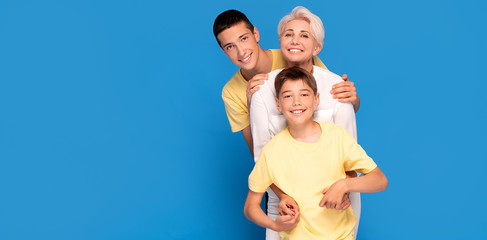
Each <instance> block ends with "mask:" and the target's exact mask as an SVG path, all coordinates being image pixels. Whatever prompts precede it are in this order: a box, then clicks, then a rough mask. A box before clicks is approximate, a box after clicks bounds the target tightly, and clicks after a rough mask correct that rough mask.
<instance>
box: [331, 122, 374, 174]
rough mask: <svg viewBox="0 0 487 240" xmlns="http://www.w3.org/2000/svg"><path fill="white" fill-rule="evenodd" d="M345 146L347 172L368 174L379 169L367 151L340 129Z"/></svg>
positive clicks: (344, 163)
mask: <svg viewBox="0 0 487 240" xmlns="http://www.w3.org/2000/svg"><path fill="white" fill-rule="evenodd" d="M340 134H341V135H342V141H341V142H342V144H343V166H344V168H345V171H347V172H348V171H356V172H359V173H363V174H367V173H369V172H371V171H372V170H374V169H375V168H376V167H377V164H375V162H374V160H372V158H370V157H369V156H368V155H367V153H366V152H365V150H364V149H363V148H362V147H361V146H360V145H359V144H358V143H357V141H355V139H354V138H353V137H352V135H350V134H349V133H348V132H347V131H345V130H344V129H340Z"/></svg>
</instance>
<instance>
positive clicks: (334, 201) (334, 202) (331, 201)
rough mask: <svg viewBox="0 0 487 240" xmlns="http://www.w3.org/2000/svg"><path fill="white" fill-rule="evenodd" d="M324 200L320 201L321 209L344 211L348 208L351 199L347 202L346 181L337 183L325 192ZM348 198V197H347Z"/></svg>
mask: <svg viewBox="0 0 487 240" xmlns="http://www.w3.org/2000/svg"><path fill="white" fill-rule="evenodd" d="M323 194H324V195H325V196H323V198H322V199H321V201H320V207H326V208H329V209H337V210H344V209H346V208H345V207H347V208H348V206H350V204H347V202H350V199H348V200H347V198H348V194H347V192H346V179H341V180H338V181H336V182H335V183H334V184H333V185H331V186H330V188H328V189H325V190H323ZM345 196H346V197H345Z"/></svg>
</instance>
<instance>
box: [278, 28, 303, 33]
mask: <svg viewBox="0 0 487 240" xmlns="http://www.w3.org/2000/svg"><path fill="white" fill-rule="evenodd" d="M287 31H291V32H294V29H292V28H288V29H285V30H284V32H287ZM299 32H306V33H309V31H307V30H300V31H299Z"/></svg>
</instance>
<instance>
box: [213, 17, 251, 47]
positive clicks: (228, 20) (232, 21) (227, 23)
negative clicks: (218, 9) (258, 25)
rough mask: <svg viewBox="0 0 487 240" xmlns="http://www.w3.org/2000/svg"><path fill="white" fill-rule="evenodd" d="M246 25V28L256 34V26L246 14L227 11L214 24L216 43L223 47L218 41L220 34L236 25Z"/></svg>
mask: <svg viewBox="0 0 487 240" xmlns="http://www.w3.org/2000/svg"><path fill="white" fill-rule="evenodd" d="M241 22H243V23H245V26H246V27H247V28H248V29H250V31H252V33H254V25H252V23H250V21H249V19H248V18H247V16H245V14H243V13H242V12H240V11H238V10H234V9H231V10H227V11H225V12H222V13H220V15H218V17H216V19H215V22H214V23H213V34H215V38H216V41H217V42H218V45H220V46H221V43H220V41H218V38H217V36H218V34H220V33H221V32H223V31H224V30H226V29H228V28H231V27H233V26H234V25H236V24H239V23H241Z"/></svg>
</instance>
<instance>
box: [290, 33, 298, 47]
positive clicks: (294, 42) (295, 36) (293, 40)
mask: <svg viewBox="0 0 487 240" xmlns="http://www.w3.org/2000/svg"><path fill="white" fill-rule="evenodd" d="M291 44H293V45H298V44H299V42H298V36H297V35H294V36H293V37H292V38H291Z"/></svg>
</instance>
